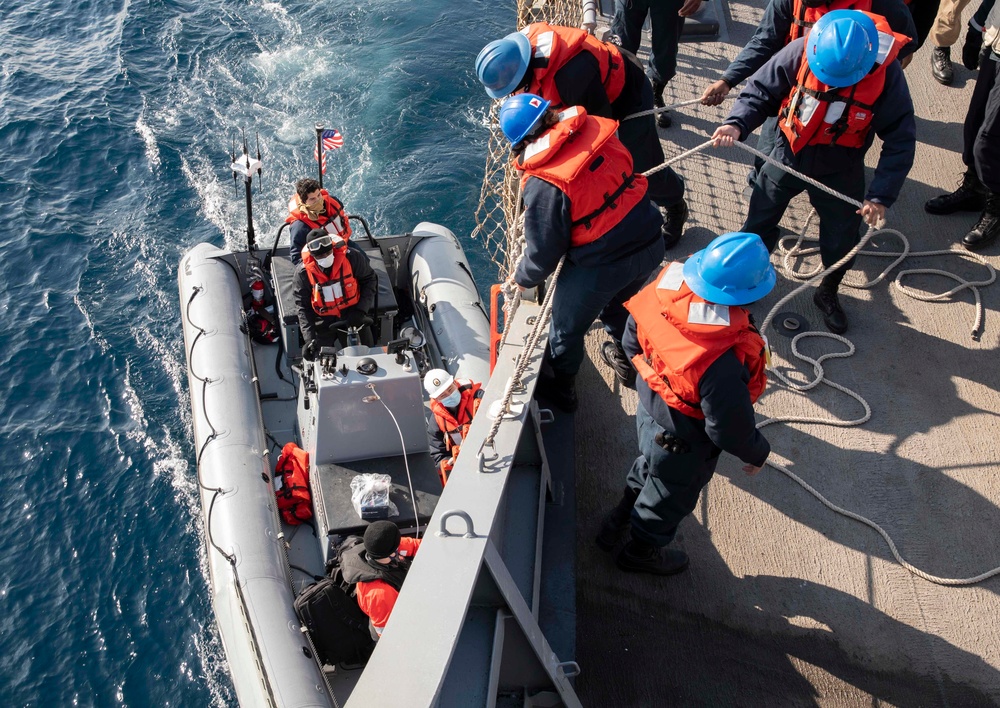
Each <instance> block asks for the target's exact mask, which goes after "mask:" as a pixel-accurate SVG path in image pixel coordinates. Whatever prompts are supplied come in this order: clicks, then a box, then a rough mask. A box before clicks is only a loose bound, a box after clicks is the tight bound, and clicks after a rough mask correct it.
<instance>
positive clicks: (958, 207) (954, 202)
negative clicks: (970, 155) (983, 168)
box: [924, 167, 989, 214]
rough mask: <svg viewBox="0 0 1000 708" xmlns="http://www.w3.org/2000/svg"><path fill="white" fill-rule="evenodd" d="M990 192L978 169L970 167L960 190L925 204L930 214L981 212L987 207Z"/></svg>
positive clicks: (963, 178)
mask: <svg viewBox="0 0 1000 708" xmlns="http://www.w3.org/2000/svg"><path fill="white" fill-rule="evenodd" d="M988 191H989V190H987V189H986V187H984V186H983V183H982V182H980V181H979V175H977V174H976V168H975V167H970V168H969V169H967V170H966V171H965V176H964V177H962V184H960V185H959V187H958V189H956V190H955V191H954V192H950V193H948V194H942V195H941V196H940V197H934V198H933V199H930V200H928V201H927V203H926V204H924V211H926V212H927V213H928V214H954V213H955V212H956V211H980V210H982V208H983V207H984V206H985V205H986V194H987V193H988Z"/></svg>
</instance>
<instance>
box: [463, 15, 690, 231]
mask: <svg viewBox="0 0 1000 708" xmlns="http://www.w3.org/2000/svg"><path fill="white" fill-rule="evenodd" d="M476 74H477V75H478V76H479V80H480V81H481V82H482V83H483V86H485V87H486V93H488V94H489V95H490V96H491V97H492V98H503V97H504V96H507V95H508V94H511V93H519V92H522V91H524V92H527V93H533V94H535V95H537V96H541V97H542V98H544V99H545V100H546V101H549V102H551V106H552V108H555V109H563V108H569V107H570V106H580V107H582V108H583V109H584V110H585V111H586V112H587V114H588V115H590V116H595V117H599V118H611V119H613V120H617V121H620V125H619V126H618V139H619V140H621V142H622V144H623V145H624V146H625V147H626V148H627V149H628V151H629V153H630V154H631V155H632V162H633V167H634V169H635V171H636V172H645V171H646V170H648V169H650V168H651V167H655V166H657V165H660V164H662V163H663V148H662V147H661V145H660V138H659V135H657V132H656V123H655V121H654V118H653V116H652V115H648V116H644V117H642V118H633V119H631V120H624V118H625V117H626V116H630V115H632V114H634V113H638V112H640V111H646V110H650V109H652V108H653V89H652V87H650V85H649V79H647V78H646V75H645V73H644V72H643V70H642V65H641V64H640V63H639V62H638V60H636V59H635V57H633V56H632V55H630V54H628V53H623V52H622V51H621V49H619V48H618V47H617V46H615V45H614V44H611V43H609V42H601V41H600V40H598V39H597V38H596V37H594V36H593V35H591V34H589V33H587V32H586V31H584V30H582V29H578V28H576V27H563V26H560V25H550V24H547V23H545V22H534V23H532V24H530V25H528V26H527V27H525V28H524V29H522V30H521V31H520V32H513V33H511V34H509V35H507V36H506V37H504V38H503V39H497V40H494V41H492V42H490V43H489V44H487V45H486V46H485V47H483V49H482V51H480V52H479V56H478V57H476ZM661 104H662V101H661ZM661 115H663V116H665V115H666V114H661ZM647 188H648V194H649V199H650V201H652V202H653V203H654V204H655V205H656V206H657V207H658V208H659V209H660V211H661V218H662V221H663V223H662V226H661V232H662V236H663V245H664V248H670V247H671V246H673V245H674V244H675V243H677V241H678V240H679V239H680V237H681V234H682V232H683V229H684V222H685V221H686V220H687V216H688V208H687V203H686V202H685V201H684V182H683V181H682V180H681V178H680V177H679V176H678V175H677V173H676V172H674V171H673V170H672V169H671V168H669V167H668V168H666V169H664V170H660V171H658V172H654V173H653V174H652V175H650V176H649V177H648V178H647Z"/></svg>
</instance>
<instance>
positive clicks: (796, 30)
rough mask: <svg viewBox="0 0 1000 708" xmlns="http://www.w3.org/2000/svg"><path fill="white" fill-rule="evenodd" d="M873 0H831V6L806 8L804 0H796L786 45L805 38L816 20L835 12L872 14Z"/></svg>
mask: <svg viewBox="0 0 1000 708" xmlns="http://www.w3.org/2000/svg"><path fill="white" fill-rule="evenodd" d="M871 9H872V0H831V2H830V4H829V5H822V6H821V7H806V6H805V5H804V4H803V3H802V0H795V2H794V3H793V5H792V26H791V27H790V28H789V29H788V39H787V40H786V41H785V44H788V43H789V42H794V41H795V40H796V39H798V38H799V37H805V36H806V35H807V34H809V30H811V29H812V26H813V25H814V24H816V20H818V19H819V18H821V17H822V16H823V15H825V14H826V13H828V12H831V11H833V10H861V11H862V12H871Z"/></svg>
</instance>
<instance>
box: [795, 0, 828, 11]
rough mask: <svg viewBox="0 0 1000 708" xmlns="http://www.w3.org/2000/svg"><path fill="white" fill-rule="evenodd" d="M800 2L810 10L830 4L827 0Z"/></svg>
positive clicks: (803, 0) (804, 0)
mask: <svg viewBox="0 0 1000 708" xmlns="http://www.w3.org/2000/svg"><path fill="white" fill-rule="evenodd" d="M802 4H803V5H805V6H806V7H808V8H810V9H812V10H815V9H816V8H819V7H828V6H829V5H830V3H829V0H802Z"/></svg>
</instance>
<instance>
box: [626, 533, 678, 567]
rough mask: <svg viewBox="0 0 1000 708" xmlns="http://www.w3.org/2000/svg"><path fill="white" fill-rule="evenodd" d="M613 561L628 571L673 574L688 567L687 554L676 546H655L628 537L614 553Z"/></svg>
mask: <svg viewBox="0 0 1000 708" xmlns="http://www.w3.org/2000/svg"><path fill="white" fill-rule="evenodd" d="M615 563H616V564H617V565H618V567H619V568H621V569H622V570H627V571H628V572H630V573H651V574H652V575H674V574H675V573H680V572H681V571H682V570H684V569H685V568H687V567H688V556H687V553H685V552H684V551H679V550H677V549H676V548H670V547H669V546H668V547H666V548H657V547H656V546H651V545H650V544H648V543H643V542H642V541H637V540H635V539H634V538H631V537H630V538H629V540H628V542H627V543H626V544H625V545H624V546H623V547H622V549H621V550H620V551H618V553H617V554H615Z"/></svg>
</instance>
